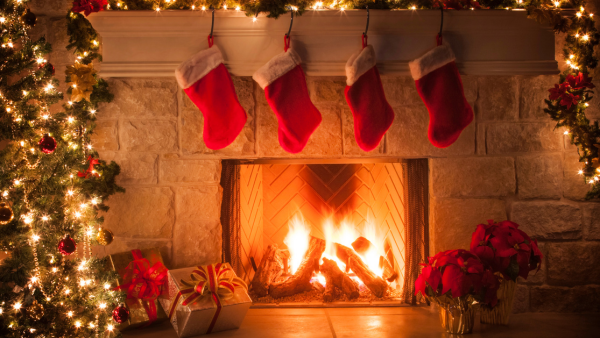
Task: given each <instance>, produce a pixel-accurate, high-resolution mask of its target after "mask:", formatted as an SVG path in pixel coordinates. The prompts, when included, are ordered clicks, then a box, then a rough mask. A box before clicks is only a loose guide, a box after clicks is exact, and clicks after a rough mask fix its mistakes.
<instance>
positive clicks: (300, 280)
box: [269, 237, 325, 298]
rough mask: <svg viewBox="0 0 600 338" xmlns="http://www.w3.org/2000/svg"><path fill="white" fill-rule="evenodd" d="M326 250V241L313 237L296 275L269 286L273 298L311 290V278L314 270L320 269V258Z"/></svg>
mask: <svg viewBox="0 0 600 338" xmlns="http://www.w3.org/2000/svg"><path fill="white" fill-rule="evenodd" d="M324 251H325V241H324V240H322V239H320V238H316V237H311V238H310V242H309V244H308V250H306V254H305V255H304V259H303V260H302V263H300V266H299V267H298V270H297V271H296V273H294V275H292V276H291V277H289V278H288V279H286V280H284V281H283V282H280V283H274V284H271V285H270V286H269V294H270V295H271V296H272V297H273V298H281V297H287V296H292V295H295V294H297V293H301V292H304V291H310V290H311V289H312V285H311V284H310V279H311V278H312V274H313V271H315V270H318V269H319V260H320V259H321V255H322V254H323V252H324Z"/></svg>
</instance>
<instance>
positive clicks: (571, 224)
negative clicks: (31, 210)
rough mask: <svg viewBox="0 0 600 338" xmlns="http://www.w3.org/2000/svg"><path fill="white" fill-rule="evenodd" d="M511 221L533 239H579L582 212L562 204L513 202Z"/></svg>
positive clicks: (572, 206)
mask: <svg viewBox="0 0 600 338" xmlns="http://www.w3.org/2000/svg"><path fill="white" fill-rule="evenodd" d="M511 220H512V221H513V222H516V223H518V224H519V225H520V229H521V230H523V231H525V232H526V233H527V234H528V235H529V236H530V237H531V238H534V239H578V238H581V230H582V212H581V209H580V208H579V207H578V206H576V205H571V204H567V203H562V202H515V203H513V205H512V212H511Z"/></svg>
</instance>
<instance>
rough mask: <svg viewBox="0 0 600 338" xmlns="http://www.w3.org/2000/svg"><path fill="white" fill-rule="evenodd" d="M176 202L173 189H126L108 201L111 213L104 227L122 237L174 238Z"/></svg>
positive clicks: (109, 212) (106, 214) (106, 217)
mask: <svg viewBox="0 0 600 338" xmlns="http://www.w3.org/2000/svg"><path fill="white" fill-rule="evenodd" d="M173 202H174V197H173V191H171V189H170V188H158V187H156V188H154V187H153V188H132V187H130V188H127V192H126V193H124V194H116V195H113V196H111V197H110V198H109V200H108V201H107V203H106V204H107V205H108V206H109V207H110V210H108V212H106V213H105V214H104V227H106V228H107V229H109V230H111V231H112V232H113V233H114V234H115V236H121V237H129V238H144V239H148V238H153V239H155V238H171V235H172V231H173V223H174V221H175V210H174V205H173Z"/></svg>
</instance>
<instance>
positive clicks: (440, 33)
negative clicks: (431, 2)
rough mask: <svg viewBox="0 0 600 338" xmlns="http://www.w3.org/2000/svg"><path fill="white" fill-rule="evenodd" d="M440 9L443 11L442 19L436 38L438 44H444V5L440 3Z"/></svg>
mask: <svg viewBox="0 0 600 338" xmlns="http://www.w3.org/2000/svg"><path fill="white" fill-rule="evenodd" d="M440 11H441V12H442V20H441V22H440V32H439V33H438V35H437V37H436V40H437V44H438V46H439V45H441V44H442V31H443V30H444V6H443V5H442V4H441V3H440Z"/></svg>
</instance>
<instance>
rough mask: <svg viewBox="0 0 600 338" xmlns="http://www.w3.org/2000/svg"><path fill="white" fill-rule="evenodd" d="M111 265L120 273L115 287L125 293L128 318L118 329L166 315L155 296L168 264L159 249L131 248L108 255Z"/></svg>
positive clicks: (147, 323) (150, 321) (165, 278)
mask: <svg viewBox="0 0 600 338" xmlns="http://www.w3.org/2000/svg"><path fill="white" fill-rule="evenodd" d="M109 258H110V260H109V263H110V264H111V265H112V266H111V268H112V269H113V270H114V271H116V272H117V273H118V274H119V279H118V286H117V287H115V288H114V289H115V290H120V291H123V292H125V293H126V294H127V299H126V304H127V307H128V308H129V313H130V315H129V320H128V322H127V323H123V324H121V326H120V327H119V330H124V329H131V328H137V327H145V326H148V325H150V324H152V323H154V322H156V321H161V320H165V319H167V315H166V313H165V312H164V311H163V310H162V308H161V307H160V306H158V297H159V296H160V295H161V294H162V292H163V289H164V288H165V287H166V282H167V272H168V270H167V268H166V267H165V266H164V264H163V260H162V256H161V254H160V251H159V250H158V249H146V250H132V251H128V252H123V253H119V254H114V255H110V256H109Z"/></svg>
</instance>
